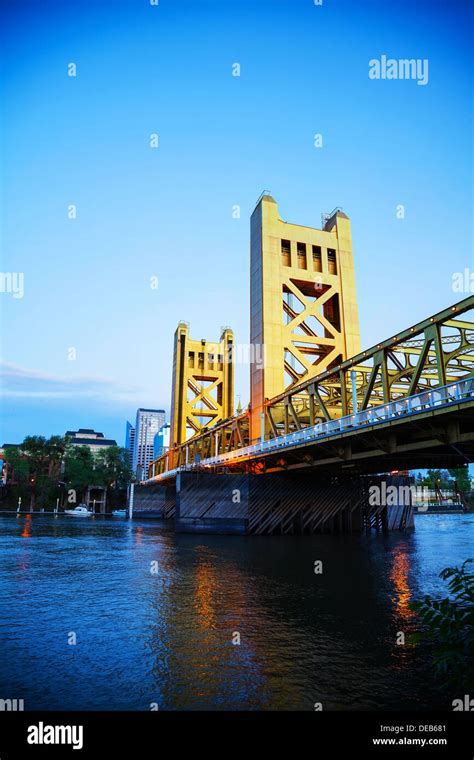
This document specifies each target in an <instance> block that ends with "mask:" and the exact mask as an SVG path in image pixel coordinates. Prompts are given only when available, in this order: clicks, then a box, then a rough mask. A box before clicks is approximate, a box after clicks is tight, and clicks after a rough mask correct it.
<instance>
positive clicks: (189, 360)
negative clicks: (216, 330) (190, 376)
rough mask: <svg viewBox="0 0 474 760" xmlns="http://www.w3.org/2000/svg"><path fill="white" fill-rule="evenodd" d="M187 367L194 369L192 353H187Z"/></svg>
mask: <svg viewBox="0 0 474 760" xmlns="http://www.w3.org/2000/svg"><path fill="white" fill-rule="evenodd" d="M188 367H189V368H190V369H194V351H190V352H189V357H188Z"/></svg>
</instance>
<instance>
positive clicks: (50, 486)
mask: <svg viewBox="0 0 474 760" xmlns="http://www.w3.org/2000/svg"><path fill="white" fill-rule="evenodd" d="M6 460H7V462H8V478H9V483H10V487H11V484H12V483H15V485H14V487H13V488H12V489H11V496H13V497H14V500H15V503H16V501H17V499H18V497H19V496H21V497H22V499H25V500H29V502H30V506H31V507H32V508H33V509H34V508H35V505H38V506H39V507H47V506H49V505H50V504H51V503H54V502H55V501H56V498H58V497H59V496H60V494H61V490H60V485H59V484H60V482H61V483H63V484H66V487H67V488H71V489H74V490H75V491H76V492H77V494H78V495H79V496H80V498H81V500H82V499H83V498H84V497H85V493H86V491H87V487H88V486H105V487H107V488H108V489H110V488H114V489H121V488H125V486H126V485H127V483H129V482H130V477H131V472H130V466H129V458H128V451H127V449H123V448H120V447H119V446H110V447H108V448H106V449H103V450H102V451H100V452H99V453H97V454H93V453H92V451H91V450H90V448H89V447H88V446H73V445H72V444H71V442H70V441H69V440H68V439H67V438H62V437H61V436H57V435H53V436H51V438H49V439H46V438H44V437H43V436H27V437H26V438H25V440H24V441H23V443H21V444H20V445H19V446H16V447H12V448H9V449H8V450H7V453H6Z"/></svg>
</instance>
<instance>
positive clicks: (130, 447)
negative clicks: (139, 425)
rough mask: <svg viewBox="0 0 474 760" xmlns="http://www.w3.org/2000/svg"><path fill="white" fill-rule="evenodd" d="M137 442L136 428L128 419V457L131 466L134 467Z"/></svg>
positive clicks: (126, 443) (126, 436)
mask: <svg viewBox="0 0 474 760" xmlns="http://www.w3.org/2000/svg"><path fill="white" fill-rule="evenodd" d="M134 444H135V428H134V427H133V425H132V423H131V422H128V421H127V426H126V428H125V448H126V449H127V451H128V457H129V461H130V467H131V468H132V469H133V447H134Z"/></svg>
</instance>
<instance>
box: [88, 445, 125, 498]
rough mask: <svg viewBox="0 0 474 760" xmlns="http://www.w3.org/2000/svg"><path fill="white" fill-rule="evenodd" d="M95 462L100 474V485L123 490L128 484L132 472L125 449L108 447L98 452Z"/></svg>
mask: <svg viewBox="0 0 474 760" xmlns="http://www.w3.org/2000/svg"><path fill="white" fill-rule="evenodd" d="M96 462H97V467H98V468H99V470H100V473H101V478H102V485H105V486H108V487H114V488H125V486H126V485H127V484H128V483H129V482H130V478H131V475H132V471H131V469H130V459H129V452H128V450H127V449H124V448H121V447H120V446H109V447H108V448H106V449H103V450H102V451H99V452H98V454H97V457H96Z"/></svg>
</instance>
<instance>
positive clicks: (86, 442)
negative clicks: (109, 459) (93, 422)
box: [65, 428, 117, 453]
mask: <svg viewBox="0 0 474 760" xmlns="http://www.w3.org/2000/svg"><path fill="white" fill-rule="evenodd" d="M65 436H66V437H67V438H69V440H70V443H72V445H73V446H88V447H89V448H90V450H91V451H92V453H96V452H97V451H101V450H102V449H107V448H109V447H110V446H116V445H117V441H114V440H113V439H112V438H104V434H103V433H96V431H95V430H92V429H91V428H79V430H68V431H67V432H66V433H65Z"/></svg>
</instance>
